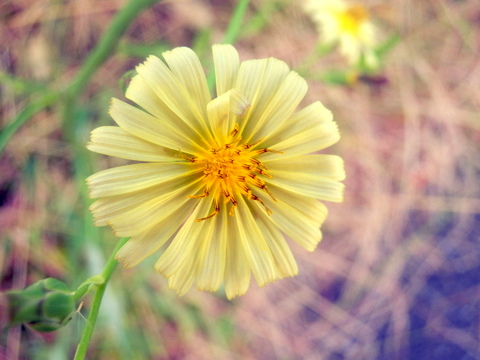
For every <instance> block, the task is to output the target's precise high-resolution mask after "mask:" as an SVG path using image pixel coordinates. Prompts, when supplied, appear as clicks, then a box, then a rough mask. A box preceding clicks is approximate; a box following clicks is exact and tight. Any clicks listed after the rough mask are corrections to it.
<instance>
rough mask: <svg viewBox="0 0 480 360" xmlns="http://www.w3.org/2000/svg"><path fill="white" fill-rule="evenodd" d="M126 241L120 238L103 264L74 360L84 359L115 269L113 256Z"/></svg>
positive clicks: (115, 264) (115, 262) (126, 239)
mask: <svg viewBox="0 0 480 360" xmlns="http://www.w3.org/2000/svg"><path fill="white" fill-rule="evenodd" d="M127 241H128V238H122V239H121V240H120V241H119V242H118V244H117V246H116V247H115V249H114V250H113V251H112V254H111V255H110V258H109V259H108V261H107V263H106V264H105V268H104V269H103V271H102V274H101V276H102V277H103V279H104V281H103V283H102V284H99V285H98V286H97V291H96V292H95V296H94V297H93V302H92V307H91V309H90V313H89V314H88V319H87V323H86V324H85V329H84V330H83V333H82V338H81V339H80V342H79V344H78V347H77V351H76V352H75V357H74V360H83V359H85V354H86V353H87V349H88V345H89V344H90V340H91V339H92V334H93V329H94V328H95V323H96V322H97V317H98V313H99V310H100V305H101V303H102V299H103V294H104V293H105V289H106V288H107V284H108V281H109V280H110V277H111V276H112V274H113V272H114V270H115V268H116V267H117V260H115V254H116V253H117V251H118V250H119V249H120V248H121V247H122V246H123V245H124V244H125V243H126V242H127Z"/></svg>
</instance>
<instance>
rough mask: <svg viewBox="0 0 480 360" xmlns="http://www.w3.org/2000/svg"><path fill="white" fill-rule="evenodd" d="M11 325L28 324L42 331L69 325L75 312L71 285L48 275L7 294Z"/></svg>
mask: <svg viewBox="0 0 480 360" xmlns="http://www.w3.org/2000/svg"><path fill="white" fill-rule="evenodd" d="M6 297H7V299H8V303H9V312H10V322H11V324H17V323H26V324H28V325H30V326H31V327H32V328H34V329H35V330H38V331H42V332H48V331H54V330H57V329H59V328H61V327H63V326H65V325H66V324H67V323H68V322H69V321H70V319H71V318H72V315H73V313H74V312H75V299H74V297H73V293H72V292H71V291H70V289H69V288H68V286H67V285H65V283H63V282H62V281H60V280H57V279H53V278H48V279H44V280H41V281H39V282H36V283H35V284H32V285H30V286H29V287H27V288H25V289H23V290H12V291H8V292H7V293H6Z"/></svg>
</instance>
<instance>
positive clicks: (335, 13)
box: [305, 0, 378, 67]
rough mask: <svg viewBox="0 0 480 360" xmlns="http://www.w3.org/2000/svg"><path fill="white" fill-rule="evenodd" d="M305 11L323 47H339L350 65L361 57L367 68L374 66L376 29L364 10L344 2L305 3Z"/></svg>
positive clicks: (375, 60) (375, 58) (319, 1)
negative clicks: (314, 26) (324, 45)
mask: <svg viewBox="0 0 480 360" xmlns="http://www.w3.org/2000/svg"><path fill="white" fill-rule="evenodd" d="M305 11H306V12H307V13H308V14H310V15H311V17H312V19H313V20H314V22H315V23H316V24H317V26H318V31H319V32H320V34H321V41H322V42H323V43H324V44H326V45H330V44H332V45H333V44H338V45H339V46H340V52H341V53H342V54H343V55H344V56H345V57H346V58H347V59H348V60H349V62H350V63H351V64H356V63H357V62H358V61H359V60H360V58H361V57H362V56H364V59H365V62H366V64H367V65H369V66H370V67H376V66H377V62H378V59H377V57H376V55H375V52H374V51H373V48H374V46H375V45H376V34H375V33H376V29H375V27H374V25H373V24H372V22H371V21H370V17H369V13H368V11H367V9H366V8H365V7H364V6H362V5H357V4H348V3H347V2H345V1H344V0H328V1H324V0H307V1H306V2H305Z"/></svg>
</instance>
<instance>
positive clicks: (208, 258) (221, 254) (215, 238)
mask: <svg viewBox="0 0 480 360" xmlns="http://www.w3.org/2000/svg"><path fill="white" fill-rule="evenodd" d="M220 206H221V207H220V212H219V213H218V215H216V216H214V217H213V218H212V219H210V220H207V221H209V222H210V223H207V225H206V226H205V230H204V234H203V236H204V239H203V240H202V241H201V242H200V244H201V245H200V249H199V254H198V258H199V272H198V276H197V284H196V286H197V289H198V290H206V291H217V290H218V288H219V287H220V285H221V284H222V281H223V277H224V273H225V262H226V253H227V238H228V236H229V234H228V230H229V229H228V219H227V216H228V215H227V213H228V210H227V207H226V205H225V204H221V205H220Z"/></svg>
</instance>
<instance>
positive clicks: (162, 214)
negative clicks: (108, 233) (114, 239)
mask: <svg viewBox="0 0 480 360" xmlns="http://www.w3.org/2000/svg"><path fill="white" fill-rule="evenodd" d="M202 185H203V184H199V183H198V182H196V183H193V184H188V185H187V186H180V184H179V185H178V186H177V189H176V190H174V191H172V192H164V193H163V194H162V195H160V196H158V197H156V198H154V199H152V200H150V201H146V202H144V203H143V204H141V205H140V206H138V207H135V208H131V209H129V210H127V211H124V212H123V213H121V214H120V215H117V216H115V217H113V218H111V219H109V220H108V225H110V226H111V227H112V229H113V230H114V232H115V235H116V236H120V237H128V236H134V235H136V234H138V233H140V232H144V231H146V230H148V229H150V228H152V227H153V226H155V225H156V224H157V223H158V222H159V221H162V220H163V219H165V218H166V217H168V216H170V215H171V214H173V213H174V212H175V211H177V210H178V209H179V208H180V207H182V206H185V207H188V206H189V205H194V202H193V201H192V199H190V198H189V197H188V195H192V194H195V193H197V192H198V190H199V189H200V188H201V187H202Z"/></svg>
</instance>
